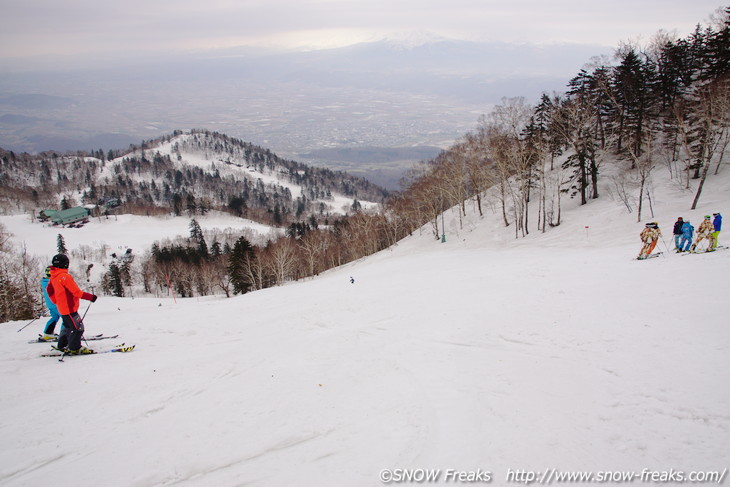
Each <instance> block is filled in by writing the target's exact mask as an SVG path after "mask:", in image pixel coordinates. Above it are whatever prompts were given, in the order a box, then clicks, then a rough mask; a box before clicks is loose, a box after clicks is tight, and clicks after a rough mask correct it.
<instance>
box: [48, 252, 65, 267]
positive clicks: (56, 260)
mask: <svg viewBox="0 0 730 487" xmlns="http://www.w3.org/2000/svg"><path fill="white" fill-rule="evenodd" d="M51 264H52V265H53V267H58V268H59V269H68V257H67V256H65V255H64V254H56V255H54V256H53V260H51Z"/></svg>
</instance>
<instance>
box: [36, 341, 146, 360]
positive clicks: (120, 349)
mask: <svg viewBox="0 0 730 487" xmlns="http://www.w3.org/2000/svg"><path fill="white" fill-rule="evenodd" d="M135 346H136V345H130V346H127V345H125V344H124V343H122V344H121V345H117V346H116V347H114V348H111V349H108V350H101V351H99V352H97V351H92V352H91V353H79V354H75V353H69V352H68V351H67V350H62V349H60V348H57V347H53V346H52V347H51V348H52V349H53V352H51V353H44V354H41V357H57V358H58V361H59V362H63V359H64V358H66V357H81V356H85V355H99V354H101V353H127V352H131V351H132V350H134V347H135Z"/></svg>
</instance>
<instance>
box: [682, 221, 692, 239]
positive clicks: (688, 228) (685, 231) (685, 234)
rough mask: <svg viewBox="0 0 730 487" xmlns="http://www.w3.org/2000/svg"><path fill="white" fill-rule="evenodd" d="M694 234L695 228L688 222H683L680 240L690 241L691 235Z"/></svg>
mask: <svg viewBox="0 0 730 487" xmlns="http://www.w3.org/2000/svg"><path fill="white" fill-rule="evenodd" d="M694 233H695V227H693V226H692V224H691V223H690V222H684V223H683V224H682V238H686V239H687V240H692V235H693V234H694Z"/></svg>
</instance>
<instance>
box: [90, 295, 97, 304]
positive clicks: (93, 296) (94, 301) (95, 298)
mask: <svg viewBox="0 0 730 487" xmlns="http://www.w3.org/2000/svg"><path fill="white" fill-rule="evenodd" d="M96 300H97V295H96V294H92V295H91V302H92V303H96Z"/></svg>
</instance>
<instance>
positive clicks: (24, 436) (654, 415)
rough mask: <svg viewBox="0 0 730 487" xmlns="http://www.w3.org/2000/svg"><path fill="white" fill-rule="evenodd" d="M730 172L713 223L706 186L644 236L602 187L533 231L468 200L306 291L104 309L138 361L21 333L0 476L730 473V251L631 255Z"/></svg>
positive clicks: (10, 347)
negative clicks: (442, 221)
mask: <svg viewBox="0 0 730 487" xmlns="http://www.w3.org/2000/svg"><path fill="white" fill-rule="evenodd" d="M725 172H726V174H721V175H720V176H716V177H711V178H710V179H708V181H707V184H706V185H705V190H704V196H703V197H702V200H701V203H700V206H699V209H698V210H697V211H688V208H689V206H690V204H691V201H692V197H693V195H694V192H693V191H692V190H689V191H685V190H682V189H681V188H680V187H679V186H677V185H675V184H674V183H672V182H671V181H663V182H661V183H656V188H655V194H654V199H653V206H654V211H655V215H656V216H655V218H651V217H650V216H648V215H647V216H646V217H645V218H643V221H642V222H641V223H638V222H636V214H635V213H631V214H629V213H628V212H627V211H626V208H625V207H624V206H623V205H622V204H621V203H620V202H618V201H614V200H612V199H611V198H610V197H609V194H608V192H606V191H604V192H603V194H602V195H601V197H600V198H599V199H598V200H596V201H592V202H590V203H589V204H588V205H586V206H583V207H578V206H577V205H576V203H575V202H566V204H565V208H564V213H563V218H564V223H563V224H562V225H560V226H559V227H556V228H553V229H550V230H549V231H548V232H547V233H546V234H539V233H538V232H535V231H533V232H532V233H531V234H530V235H529V236H528V237H527V238H524V239H519V240H515V239H514V231H513V230H512V228H511V227H510V228H506V229H505V228H503V227H502V226H501V223H500V221H501V218H500V215H499V212H494V213H493V212H492V210H489V211H488V212H487V214H486V215H485V217H484V218H482V219H480V218H478V217H477V216H476V215H475V211H474V210H473V209H472V208H471V207H470V208H469V215H468V217H467V219H466V220H465V222H464V226H463V228H459V224H458V219H456V218H455V213H454V212H449V213H448V214H447V219H446V221H447V233H446V243H441V242H440V241H438V240H436V239H434V238H433V236H432V235H431V234H430V229H429V228H428V227H425V228H424V230H423V231H422V232H421V233H416V234H414V235H413V236H412V237H409V238H408V239H406V240H404V241H403V242H401V243H400V244H399V245H398V246H397V247H395V248H393V249H390V250H387V251H384V252H381V253H379V254H377V255H374V256H371V257H369V258H366V259H362V260H360V261H358V262H355V263H352V264H349V265H346V266H344V267H342V268H338V269H334V270H331V271H329V272H327V273H324V274H323V275H321V276H319V277H317V278H315V279H311V280H307V281H304V282H297V283H291V284H289V285H286V286H282V287H278V288H273V289H267V290H264V291H258V292H255V293H251V294H247V295H244V296H238V297H235V298H231V299H225V298H222V297H211V298H205V299H202V298H201V299H178V300H177V302H174V301H173V299H172V298H169V299H168V298H165V299H155V298H136V299H128V298H126V299H122V298H110V297H101V298H100V299H99V300H98V301H97V302H96V303H95V304H93V305H91V307H90V308H89V310H88V314H87V316H86V325H87V330H88V333H89V334H95V333H106V334H116V333H119V334H120V340H119V343H121V342H125V343H127V344H136V346H137V348H136V349H135V351H134V352H133V353H128V354H113V353H110V354H104V355H98V356H85V357H70V358H66V359H65V362H64V363H59V362H58V361H57V360H56V359H53V358H40V357H39V355H40V354H41V353H42V352H43V351H44V350H45V348H46V346H45V345H41V344H28V343H27V342H28V340H29V339H31V338H33V337H34V336H36V334H37V333H38V332H39V331H40V330H41V327H42V323H40V322H37V323H34V324H33V325H31V326H29V327H28V328H26V329H25V330H24V331H23V332H21V333H17V330H18V329H19V328H20V327H21V326H23V325H24V324H25V323H24V322H12V323H5V324H2V325H0V337H1V339H0V351H1V353H0V374H2V383H3V388H2V389H3V391H2V394H1V395H0V414H1V415H2V419H3V420H2V422H0V438H2V442H1V443H0V484H2V485H4V486H43V485H52V486H54V487H64V486H100V485H103V486H137V487H147V486H169V485H184V486H238V485H250V486H267V487H269V486H271V487H278V486H312V487H315V486H316V487H323V486H356V487H357V486H379V485H383V483H382V480H381V476H384V477H383V478H385V479H386V480H387V479H388V476H389V475H391V478H392V477H393V476H396V478H398V477H397V476H398V475H406V474H405V473H404V472H403V471H401V470H398V469H416V470H409V471H408V472H416V473H415V474H414V475H421V474H419V473H418V470H417V469H427V470H431V469H433V470H434V474H435V470H436V469H438V470H439V472H438V475H439V476H440V477H439V482H432V484H434V483H435V484H437V485H438V484H441V485H451V484H453V485H456V484H465V483H468V482H466V481H464V482H458V481H453V480H452V481H450V482H447V480H446V479H447V477H446V475H447V470H449V469H451V470H456V471H463V472H472V473H474V476H472V477H471V478H474V479H476V474H478V473H479V472H481V473H482V474H484V472H488V473H489V475H490V478H491V484H492V485H507V484H509V483H512V484H514V483H519V479H523V480H526V479H528V477H527V476H525V475H522V476H520V475H519V474H518V473H519V472H522V473H523V474H524V473H526V472H540V473H544V472H546V471H550V472H552V470H549V469H556V472H557V473H561V472H562V473H564V472H586V473H592V474H599V473H601V472H619V473H623V472H628V473H630V472H635V473H636V474H637V475H639V474H641V473H642V471H645V470H648V471H650V472H670V471H674V472H675V473H676V472H678V471H681V472H684V473H685V474H689V473H690V472H706V471H719V472H722V471H723V469H725V468H728V467H730V464H729V462H728V459H729V457H728V451H730V413H729V412H728V405H729V404H730V388H728V384H729V383H730V367H729V366H730V325H729V324H728V323H730V320H728V318H727V316H728V308H727V303H728V298H727V297H728V294H729V293H728V291H730V279H729V277H730V272H729V271H730V251H728V250H724V251H718V252H715V253H714V254H704V255H695V256H689V257H686V258H680V257H679V256H678V255H676V254H674V253H671V252H667V251H666V249H665V248H664V243H663V242H662V243H660V244H659V248H658V249H657V250H663V251H664V252H665V254H664V256H663V257H659V258H656V259H651V260H647V261H643V262H639V261H635V260H633V259H634V258H635V257H636V255H637V254H638V251H639V248H640V246H641V243H640V241H639V238H638V234H639V232H640V231H641V229H642V228H643V226H644V225H643V222H645V221H650V220H656V221H658V222H659V224H660V227H661V228H662V230H663V233H664V241H665V242H666V243H667V244H668V245H670V246H671V245H672V243H671V241H672V238H671V233H672V232H671V226H672V224H673V222H674V221H675V220H676V218H677V217H678V216H683V217H685V218H687V219H690V220H691V221H692V222H693V224H695V227H697V226H698V224H699V223H700V220H701V217H702V215H704V214H705V213H712V212H713V211H720V212H723V211H724V210H728V208H730V194H729V190H730V189H729V188H730V184H728V183H730V179H729V177H728V176H730V171H727V169H726V168H725ZM660 178H661V172H660V170H656V171H655V179H656V180H659V179H660ZM693 188H694V186H693ZM533 218H536V217H535V216H533ZM89 228H91V227H89ZM11 230H12V229H11ZM99 238H100V239H101V238H102V236H101V235H100V236H99ZM729 239H730V235H728V232H727V231H726V232H724V235H723V234H721V238H720V240H721V243H722V242H723V241H724V242H725V243H727V242H728V241H730V240H729ZM130 245H132V244H130ZM351 277H352V278H353V279H354V283H351V282H350V278H351ZM87 305H88V304H87V302H82V308H81V311H82V312H83V311H85V310H86V307H87ZM90 343H91V346H92V347H98V348H99V349H100V350H101V349H103V348H104V347H105V346H112V345H115V344H116V343H115V344H111V343H109V344H98V345H97V344H95V343H94V342H90ZM510 475H511V477H510ZM551 475H552V473H551ZM726 477H727V474H726ZM464 478H465V479H468V478H469V477H464ZM480 478H481V479H484V477H483V476H482V477H480ZM510 480H511V482H510ZM405 483H410V482H405ZM474 483H480V482H474ZM584 483H585V482H584ZM634 483H639V484H640V483H641V482H639V481H638V480H636V481H635V482H634ZM573 484H574V485H580V484H582V483H581V482H574V483H573Z"/></svg>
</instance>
